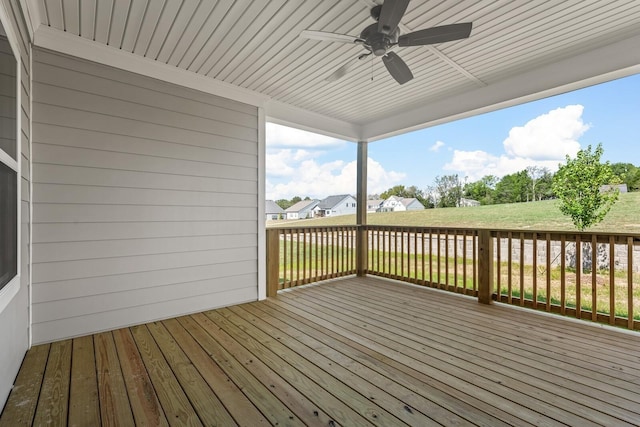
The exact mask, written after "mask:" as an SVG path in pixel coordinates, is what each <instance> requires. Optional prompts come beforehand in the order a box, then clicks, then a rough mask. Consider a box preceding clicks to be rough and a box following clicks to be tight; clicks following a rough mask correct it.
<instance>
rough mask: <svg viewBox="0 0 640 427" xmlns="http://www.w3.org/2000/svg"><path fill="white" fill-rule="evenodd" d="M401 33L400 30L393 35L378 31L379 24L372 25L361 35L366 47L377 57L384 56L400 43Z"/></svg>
mask: <svg viewBox="0 0 640 427" xmlns="http://www.w3.org/2000/svg"><path fill="white" fill-rule="evenodd" d="M399 35H400V31H399V29H398V28H396V30H395V31H394V32H393V33H391V34H384V33H381V32H379V31H378V23H375V24H371V25H369V26H368V27H367V28H365V29H364V30H363V31H362V33H360V38H361V39H362V40H364V47H366V48H367V49H368V50H370V51H371V52H372V53H373V54H374V55H375V56H382V55H384V54H385V53H387V50H389V48H390V47H391V46H393V45H394V44H396V43H397V42H398V36H399Z"/></svg>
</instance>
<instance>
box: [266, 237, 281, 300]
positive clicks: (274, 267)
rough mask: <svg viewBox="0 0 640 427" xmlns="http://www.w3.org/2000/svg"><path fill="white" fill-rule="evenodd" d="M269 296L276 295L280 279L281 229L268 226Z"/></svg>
mask: <svg viewBox="0 0 640 427" xmlns="http://www.w3.org/2000/svg"><path fill="white" fill-rule="evenodd" d="M266 240H267V251H266V252H267V297H275V296H276V294H277V293H278V281H279V280H280V274H279V273H280V272H279V271H278V269H279V268H280V230H278V229H277V228H267V239H266Z"/></svg>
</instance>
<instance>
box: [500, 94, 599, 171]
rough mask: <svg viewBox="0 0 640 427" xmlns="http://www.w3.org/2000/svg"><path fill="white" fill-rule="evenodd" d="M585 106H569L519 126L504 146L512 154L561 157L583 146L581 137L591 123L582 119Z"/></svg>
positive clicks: (551, 158) (516, 155) (510, 134)
mask: <svg viewBox="0 0 640 427" xmlns="http://www.w3.org/2000/svg"><path fill="white" fill-rule="evenodd" d="M583 110H584V107H583V106H582V105H567V106H566V107H564V108H556V109H555V110H552V111H549V112H548V113H546V114H543V115H541V116H538V117H536V118H535V119H533V120H530V121H529V122H527V124H525V125H524V126H516V127H514V128H512V129H511V130H510V131H509V136H508V137H507V139H505V140H504V143H503V144H504V149H505V152H506V153H507V155H509V156H510V157H524V158H528V159H533V160H557V159H562V158H564V156H565V155H566V154H575V153H577V152H578V150H579V149H580V143H579V142H578V138H580V137H581V136H582V135H583V134H584V133H585V132H586V131H587V130H588V129H589V125H587V124H585V123H584V122H583V121H582V112H583Z"/></svg>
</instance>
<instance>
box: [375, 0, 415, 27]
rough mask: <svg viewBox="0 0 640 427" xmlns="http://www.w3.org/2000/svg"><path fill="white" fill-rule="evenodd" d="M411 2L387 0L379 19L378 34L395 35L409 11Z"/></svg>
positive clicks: (407, 0) (406, 0)
mask: <svg viewBox="0 0 640 427" xmlns="http://www.w3.org/2000/svg"><path fill="white" fill-rule="evenodd" d="M407 6H409V0H385V2H384V3H383V4H382V10H381V11H380V18H379V19H378V32H380V33H384V34H393V32H394V31H395V30H396V28H398V24H400V20H401V19H402V17H403V16H404V13H405V12H406V11H407Z"/></svg>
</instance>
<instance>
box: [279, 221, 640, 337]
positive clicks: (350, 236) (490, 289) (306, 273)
mask: <svg viewBox="0 0 640 427" xmlns="http://www.w3.org/2000/svg"><path fill="white" fill-rule="evenodd" d="M358 230H360V231H361V233H363V234H362V237H363V239H362V241H363V242H366V247H367V251H366V257H365V259H364V262H363V265H362V266H359V268H361V269H362V271H363V272H364V273H366V274H371V275H377V276H382V277H388V278H391V279H395V280H401V281H405V282H409V283H413V284H417V285H423V286H429V287H434V288H438V289H442V290H446V291H450V292H456V293H462V294H465V295H470V296H475V297H477V298H478V300H479V301H480V302H484V303H489V302H491V301H492V300H493V301H498V302H501V303H507V304H513V305H519V306H522V307H527V308H533V309H537V310H544V311H547V312H553V313H559V314H563V315H568V316H572V317H576V318H578V319H588V320H592V321H596V322H601V323H608V324H610V325H617V326H622V327H626V328H628V329H636V330H640V235H626V234H624V235H623V234H613V233H563V232H539V231H520V230H488V229H480V230H477V229H463V228H438V227H399V226H363V227H361V228H360V229H358V228H357V227H356V226H346V227H316V228H288V229H269V230H268V231H267V234H268V236H267V237H268V239H267V240H268V242H270V243H269V244H270V245H272V246H271V247H270V248H269V250H268V253H269V268H268V276H269V277H270V278H269V279H268V282H269V283H270V292H271V293H270V294H271V295H274V294H275V292H276V291H277V289H285V288H288V287H292V286H297V285H301V284H305V283H311V282H314V281H318V280H323V279H327V278H332V277H338V276H343V275H348V274H355V273H356V271H357V267H356V256H355V254H356V249H357V248H356V241H357V237H356V236H357V232H358ZM272 254H279V257H278V258H277V263H276V261H275V260H274V258H275V257H273V256H271V255H272ZM274 269H275V272H274Z"/></svg>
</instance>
